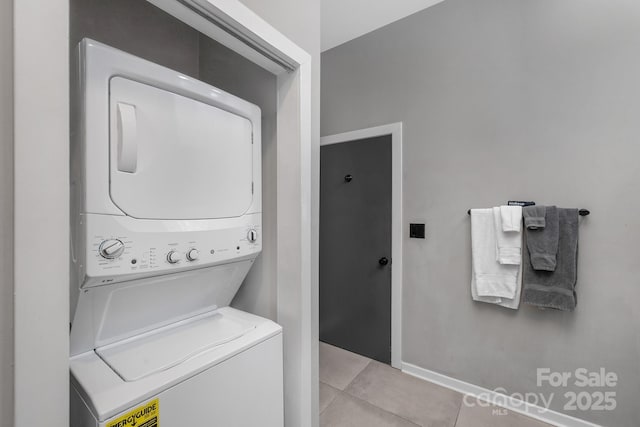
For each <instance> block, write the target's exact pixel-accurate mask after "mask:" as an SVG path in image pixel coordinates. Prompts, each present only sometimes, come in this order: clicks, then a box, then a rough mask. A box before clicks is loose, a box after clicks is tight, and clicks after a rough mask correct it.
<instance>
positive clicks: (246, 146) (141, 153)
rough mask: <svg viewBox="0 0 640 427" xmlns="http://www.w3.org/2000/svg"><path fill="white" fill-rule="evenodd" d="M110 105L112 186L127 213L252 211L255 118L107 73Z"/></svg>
mask: <svg viewBox="0 0 640 427" xmlns="http://www.w3.org/2000/svg"><path fill="white" fill-rule="evenodd" d="M109 104H110V105H109V116H110V119H109V120H110V125H109V129H110V131H109V132H110V137H109V140H110V149H109V152H110V166H109V169H110V193H111V200H113V202H114V203H115V204H116V205H117V206H118V208H120V209H121V210H122V211H123V212H124V213H126V214H127V215H128V216H131V217H134V218H143V219H214V218H230V217H238V216H241V215H243V214H244V213H245V212H247V210H248V209H249V208H250V206H251V203H252V200H253V125H252V123H251V121H250V120H248V119H247V118H245V117H241V116H239V115H237V114H233V113H230V112H228V111H225V110H223V109H220V108H217V107H214V106H212V105H209V104H206V103H204V102H200V101H196V100H194V99H191V98H188V97H185V96H182V95H177V94H175V93H172V92H169V91H167V90H163V89H158V88H156V87H154V86H150V85H147V84H143V83H139V82H135V81H133V80H129V79H126V78H123V77H112V78H111V79H110V82H109ZM259 125H260V124H259V123H258V126H259ZM89 142H90V141H89Z"/></svg>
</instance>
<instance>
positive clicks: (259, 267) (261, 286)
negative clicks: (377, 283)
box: [70, 0, 277, 319]
mask: <svg viewBox="0 0 640 427" xmlns="http://www.w3.org/2000/svg"><path fill="white" fill-rule="evenodd" d="M70 26H71V29H70V32H71V35H70V43H71V48H72V50H73V51H75V46H76V45H77V43H78V42H79V41H80V40H82V38H84V37H90V38H93V39H95V40H97V41H100V42H102V43H106V44H108V45H110V46H113V47H116V48H118V49H122V50H124V51H126V52H129V53H132V54H134V55H137V56H140V57H142V58H145V59H148V60H150V61H154V62H156V63H158V64H161V65H164V66H166V67H169V68H171V69H174V70H178V71H181V72H183V73H185V74H188V75H190V76H193V77H195V78H198V79H200V80H203V81H205V82H207V83H210V84H212V85H214V86H216V87H218V88H220V89H223V90H225V91H227V92H230V93H232V94H234V95H237V96H239V97H241V98H243V99H246V100H247V101H249V102H252V103H254V104H256V105H258V106H259V107H260V108H261V109H262V132H263V141H262V149H263V165H262V166H263V223H264V226H263V233H264V236H263V237H264V239H265V242H266V243H265V245H264V246H263V252H262V254H261V255H260V256H259V257H258V260H257V261H256V264H255V265H254V267H253V268H252V270H251V272H250V274H249V276H247V279H246V280H245V282H244V284H243V286H242V287H241V289H240V291H239V292H238V295H237V296H236V298H235V299H234V301H233V303H232V305H233V306H235V307H237V308H240V309H242V310H245V311H249V312H251V313H255V314H258V315H261V316H264V317H268V318H271V319H275V317H276V283H275V269H274V268H273V266H274V265H275V251H276V245H275V240H274V236H275V226H276V224H275V177H276V170H275V142H276V107H277V99H276V93H277V92H276V91H277V88H276V78H275V76H273V75H272V74H271V73H269V72H267V71H265V70H264V69H262V68H261V67H259V66H257V65H255V64H254V63H252V62H250V61H248V60H246V59H244V58H243V57H241V56H240V55H238V54H237V53H235V52H233V51H231V50H229V49H227V48H226V47H224V46H222V45H221V44H219V43H217V42H215V41H213V40H211V39H209V38H207V37H206V36H203V35H201V34H200V33H199V32H197V31H196V30H194V29H192V28H191V27H189V26H188V25H186V24H183V23H182V22H180V21H179V20H177V19H175V18H174V17H172V16H170V15H168V14H166V13H165V12H164V11H162V10H160V9H158V8H156V7H155V6H153V5H151V4H150V3H148V2H147V1H145V0H133V1H131V0H112V1H109V2H105V1H101V0H71V25H70ZM72 69H74V68H73V67H72Z"/></svg>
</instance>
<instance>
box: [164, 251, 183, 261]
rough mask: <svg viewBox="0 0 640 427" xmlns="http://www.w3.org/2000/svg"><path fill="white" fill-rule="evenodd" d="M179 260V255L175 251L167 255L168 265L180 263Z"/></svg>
mask: <svg viewBox="0 0 640 427" xmlns="http://www.w3.org/2000/svg"><path fill="white" fill-rule="evenodd" d="M180 258H181V257H180V253H178V252H176V251H171V252H169V253H168V254H167V261H168V262H169V264H176V263H178V261H180Z"/></svg>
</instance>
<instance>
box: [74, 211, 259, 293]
mask: <svg viewBox="0 0 640 427" xmlns="http://www.w3.org/2000/svg"><path fill="white" fill-rule="evenodd" d="M132 221H135V227H134V226H133V223H132ZM224 221H225V222H226V224H224V225H223V224H220V222H221V221H220V219H217V220H215V226H214V227H216V226H217V227H219V228H217V227H216V228H217V229H216V228H213V229H212V228H211V227H212V224H211V221H210V220H189V221H181V222H180V223H179V224H176V221H162V220H160V221H156V220H142V221H141V220H136V219H132V218H129V217H126V216H111V215H92V214H85V215H82V216H81V222H82V224H81V225H82V226H83V227H85V230H86V234H85V236H86V242H85V245H86V253H87V255H88V256H87V258H86V266H82V267H81V272H80V274H81V275H82V276H83V277H82V278H81V280H80V282H81V283H82V286H81V287H90V286H100V285H107V284H110V283H117V282H123V281H127V280H133V279H137V278H141V277H150V276H155V275H160V274H168V273H172V272H178V271H184V270H191V269H197V268H203V267H209V266H213V265H217V264H224V263H228V262H232V261H240V260H244V259H251V258H255V257H256V256H257V255H258V254H259V253H260V251H261V249H262V225H261V223H260V222H261V215H260V214H254V215H245V216H243V217H240V218H229V219H226V220H224ZM160 231H161V232H160Z"/></svg>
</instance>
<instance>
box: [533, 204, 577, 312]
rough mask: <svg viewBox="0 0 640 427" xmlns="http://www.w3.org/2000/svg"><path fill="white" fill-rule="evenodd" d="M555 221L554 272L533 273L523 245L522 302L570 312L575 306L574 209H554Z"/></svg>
mask: <svg viewBox="0 0 640 427" xmlns="http://www.w3.org/2000/svg"><path fill="white" fill-rule="evenodd" d="M558 218H559V228H560V236H559V239H558V256H557V266H556V270H555V271H539V270H535V269H534V268H533V265H532V264H531V262H529V261H528V258H527V253H526V251H527V245H523V247H524V250H525V258H524V262H523V263H522V264H523V269H524V271H523V290H522V295H523V302H524V303H525V304H529V305H535V306H538V307H549V308H555V309H557V310H563V311H573V310H574V309H575V308H576V305H577V303H578V300H577V297H576V291H575V287H576V280H577V277H578V210H577V209H558ZM527 238H528V235H527Z"/></svg>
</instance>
